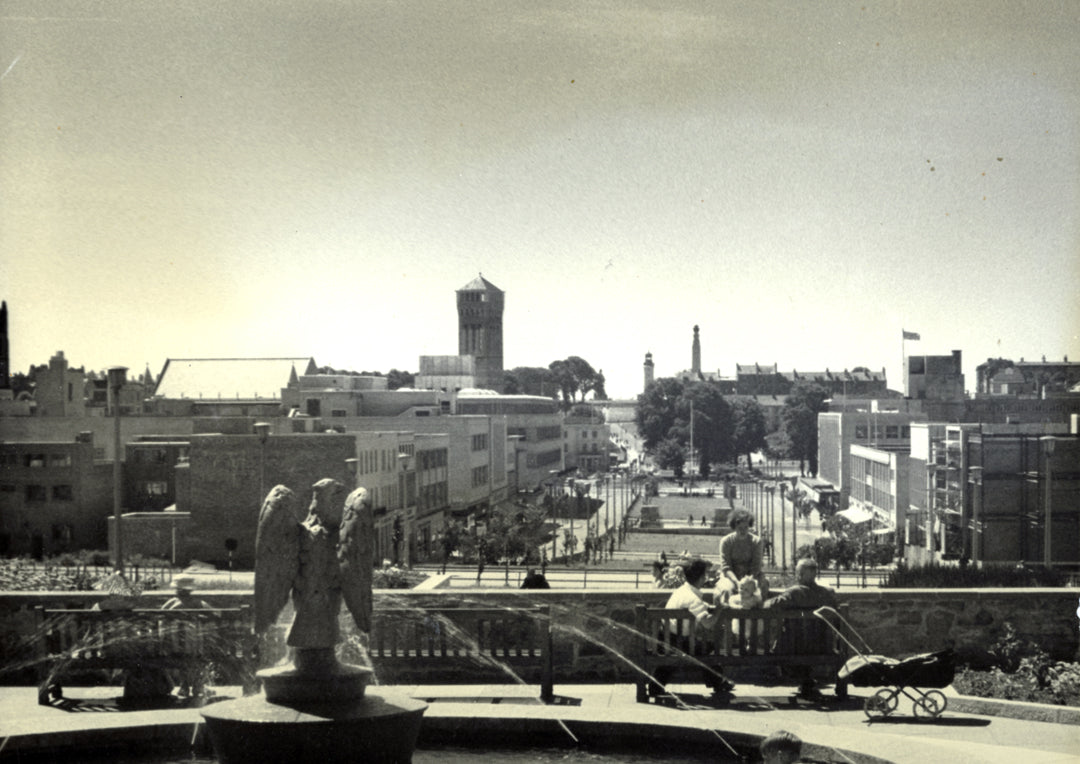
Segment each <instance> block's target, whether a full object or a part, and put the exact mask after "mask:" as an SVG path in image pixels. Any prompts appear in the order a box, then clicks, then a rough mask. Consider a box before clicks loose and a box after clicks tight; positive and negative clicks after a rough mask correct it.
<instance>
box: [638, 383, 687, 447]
mask: <svg viewBox="0 0 1080 764" xmlns="http://www.w3.org/2000/svg"><path fill="white" fill-rule="evenodd" d="M682 395H683V383H682V382H680V381H679V380H677V379H674V378H672V377H662V378H660V379H658V380H656V381H655V382H653V384H651V385H649V388H648V389H647V390H646V391H645V392H643V393H640V394H639V395H638V399H637V407H636V408H635V409H634V423H635V424H636V425H637V429H638V432H639V433H641V437H642V438H643V439H644V440H645V449H646V450H647V451H653V449H655V448H656V447H657V445H659V443H660V441H662V440H664V438H667V437H669V434H670V433H671V428H672V427H674V426H675V422H676V419H677V412H676V406H677V404H678V402H679V400H680V399H681V398H682Z"/></svg>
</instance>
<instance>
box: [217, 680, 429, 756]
mask: <svg viewBox="0 0 1080 764" xmlns="http://www.w3.org/2000/svg"><path fill="white" fill-rule="evenodd" d="M324 697H325V695H324ZM426 709H427V704H426V703H423V702H421V701H418V700H413V699H412V698H409V697H405V696H398V695H397V694H396V693H392V692H387V691H385V690H384V689H383V688H381V687H371V688H368V690H367V692H366V693H364V696H363V697H362V698H357V699H353V700H349V701H341V700H335V701H332V702H318V701H291V702H290V703H289V704H288V705H285V704H283V703H274V702H271V701H269V700H268V699H267V698H266V697H264V696H262V695H259V696H253V697H249V698H241V699H239V700H230V701H224V702H222V703H215V704H213V705H210V706H207V707H206V708H204V709H203V710H202V715H203V718H205V719H206V726H207V729H208V731H209V733H210V740H211V742H212V743H213V745H214V751H215V752H216V753H217V757H218V760H219V761H220V762H221V764H247V762H257V763H258V764H278V763H279V762H280V763H281V764H286V762H288V763H290V764H291V763H292V762H300V761H312V762H318V764H336V763H337V762H360V761H363V762H372V763H374V764H408V762H410V761H412V754H413V749H414V748H415V747H416V738H417V735H418V734H419V732H420V722H421V719H422V717H423V715H424V711H425V710H426Z"/></svg>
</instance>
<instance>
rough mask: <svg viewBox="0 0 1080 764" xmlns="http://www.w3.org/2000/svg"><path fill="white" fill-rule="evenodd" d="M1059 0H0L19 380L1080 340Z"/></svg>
mask: <svg viewBox="0 0 1080 764" xmlns="http://www.w3.org/2000/svg"><path fill="white" fill-rule="evenodd" d="M1070 11H1071V8H1070V6H1069V5H1067V4H1059V3H1054V2H1039V3H1030V4H1025V5H1023V6H1022V7H1018V6H1013V5H1011V4H1008V3H1004V2H1000V3H998V2H981V1H980V2H976V1H974V0H971V1H970V2H968V1H967V0H965V1H964V2H959V1H956V2H945V3H930V2H916V3H904V4H901V5H897V6H878V5H875V4H872V3H866V4H851V5H847V4H844V5H841V4H829V5H826V6H798V5H793V4H790V3H769V2H764V3H754V4H719V5H718V4H714V3H695V2H687V3H682V4H677V5H671V6H670V7H667V6H665V7H658V6H654V5H652V4H648V3H594V4H589V5H587V6H585V7H576V6H561V5H543V6H539V7H537V6H534V5H532V4H525V3H491V4H468V5H461V6H457V5H453V4H447V5H443V4H440V5H435V6H432V5H430V4H427V3H420V2H400V3H394V4H388V5H383V4H375V3H357V4H348V5H345V6H342V5H339V4H336V3H331V2H322V1H319V0H317V1H316V2H310V3H282V4H275V5H273V6H267V5H265V4H263V3H257V2H253V0H248V1H245V2H239V3H236V4H230V6H229V7H219V6H218V5H217V4H213V3H210V2H206V1H205V0H189V1H188V2H180V3H175V4H170V5H169V6H168V7H159V6H154V7H150V6H145V4H141V3H136V2H133V1H132V0H103V2H100V3H97V4H95V5H93V6H87V5H85V4H84V3H78V2H74V1H71V2H56V3H51V4H50V5H49V6H48V15H47V16H45V15H42V10H41V8H40V4H39V3H33V2H28V1H27V2H21V1H19V0H8V1H7V2H5V3H4V4H3V5H2V6H0V19H2V21H3V23H2V25H0V56H2V59H0V104H2V108H0V145H2V146H3V147H4V151H3V154H2V157H3V158H2V159H0V194H2V197H3V199H4V200H5V201H4V204H3V205H0V283H2V284H3V285H4V286H3V294H0V297H3V299H5V300H6V301H7V303H8V308H9V332H10V337H11V371H12V372H13V373H14V372H25V371H26V370H28V369H29V367H30V366H31V365H38V364H42V363H47V361H48V358H49V357H50V356H51V355H53V354H54V353H55V352H56V351H58V350H63V351H64V353H65V356H66V357H67V358H68V359H69V361H70V362H71V363H72V364H73V365H75V366H85V367H87V368H88V369H95V370H98V369H103V368H105V367H107V366H110V365H125V366H128V367H129V368H130V369H131V370H132V372H133V373H142V371H143V369H144V367H145V366H146V365H149V367H150V369H151V371H153V372H154V373H155V374H157V373H158V372H159V371H160V370H161V368H162V366H163V365H164V362H165V359H166V358H189V357H201V358H215V357H295V356H312V357H314V358H315V360H316V362H317V363H319V364H320V365H324V366H332V367H335V368H343V369H352V370H356V371H360V370H369V371H376V370H377V371H381V372H383V373H386V372H388V371H389V370H390V369H391V368H398V369H401V370H406V371H413V372H415V371H418V366H419V361H418V359H419V356H421V355H453V354H455V353H456V352H457V346H458V345H457V336H456V328H457V320H456V311H455V295H454V292H455V290H457V289H459V288H461V287H462V286H464V285H465V284H466V283H468V282H469V281H470V280H472V279H473V278H474V277H475V276H476V275H477V274H478V273H483V275H484V277H485V278H486V279H488V280H489V281H491V282H492V283H494V284H495V285H496V286H498V287H499V288H500V289H502V290H504V291H505V292H506V311H505V314H504V322H503V337H504V366H505V367H506V368H508V369H509V368H513V367H515V366H546V365H547V364H548V363H550V362H551V361H553V360H557V359H561V358H565V357H567V356H569V355H579V356H581V357H583V358H585V359H586V360H587V361H589V362H590V363H591V364H592V365H593V366H594V368H596V369H598V370H603V372H604V374H605V377H606V379H607V390H608V393H609V394H610V395H611V396H612V397H628V396H632V395H634V394H636V393H637V392H640V389H641V385H642V381H643V374H642V363H643V361H644V357H645V353H646V352H651V353H652V354H653V359H654V361H655V363H656V376H657V377H665V376H671V375H673V374H675V373H677V372H678V371H681V370H683V369H688V368H690V365H691V341H692V327H693V326H694V325H695V324H696V325H698V326H700V327H701V347H702V354H701V362H702V369H703V370H704V371H717V370H719V371H720V372H721V373H722V374H723V375H724V376H734V374H735V365H736V364H737V363H739V364H746V363H755V362H757V363H760V364H763V365H765V364H776V365H777V366H778V367H779V369H780V370H781V371H790V370H792V369H798V370H800V371H803V370H805V371H820V370H824V369H825V368H826V367H828V368H829V369H831V370H832V371H840V370H842V369H844V368H849V369H850V368H854V367H855V366H866V367H869V368H870V369H872V370H874V371H878V370H880V369H882V368H885V369H886V372H887V376H888V379H889V387H890V388H892V389H895V390H902V389H903V379H902V377H901V366H900V364H901V331H902V330H907V331H908V332H916V333H918V334H920V335H921V341H919V342H908V343H907V350H908V353H909V354H917V355H947V354H949V353H950V352H951V351H952V350H954V349H959V350H962V351H963V367H964V373H965V375H966V379H965V384H966V387H967V388H968V389H969V390H971V389H973V388H974V384H975V379H974V369H975V367H976V366H977V365H978V364H979V363H982V362H983V361H985V360H986V358H988V357H999V356H1003V357H1006V358H1011V359H1013V360H1016V361H1019V360H1020V358H1024V359H1026V360H1028V361H1031V360H1037V359H1039V358H1041V357H1042V356H1046V358H1047V359H1048V360H1060V359H1061V358H1063V357H1064V356H1068V357H1069V358H1070V359H1072V360H1075V361H1080V307H1078V301H1077V300H1076V295H1077V294H1080V258H1078V255H1080V226H1078V211H1080V136H1078V134H1077V127H1078V125H1080V50H1078V49H1077V46H1076V45H1075V42H1074V41H1075V39H1077V38H1078V37H1080V17H1077V14H1075V13H1072V12H1070Z"/></svg>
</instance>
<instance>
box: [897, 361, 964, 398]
mask: <svg viewBox="0 0 1080 764" xmlns="http://www.w3.org/2000/svg"><path fill="white" fill-rule="evenodd" d="M960 356H961V352H960V351H959V350H954V351H952V355H912V356H907V357H906V358H905V359H904V376H905V379H906V380H907V397H908V398H920V399H928V400H941V401H959V400H963V398H964V373H963V369H962V366H961V363H960Z"/></svg>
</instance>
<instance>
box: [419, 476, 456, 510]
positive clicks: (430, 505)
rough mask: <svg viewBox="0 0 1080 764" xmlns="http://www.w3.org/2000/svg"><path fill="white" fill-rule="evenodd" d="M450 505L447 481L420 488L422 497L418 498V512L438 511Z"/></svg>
mask: <svg viewBox="0 0 1080 764" xmlns="http://www.w3.org/2000/svg"><path fill="white" fill-rule="evenodd" d="M449 503H450V489H449V486H448V484H447V483H446V481H442V482H440V483H432V484H431V485H425V486H422V487H421V488H420V495H419V496H418V497H417V506H416V508H417V510H418V511H420V512H423V511H425V510H428V509H437V508H438V507H445V506H446V505H447V504H449Z"/></svg>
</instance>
